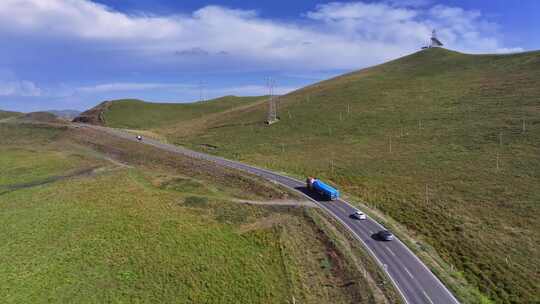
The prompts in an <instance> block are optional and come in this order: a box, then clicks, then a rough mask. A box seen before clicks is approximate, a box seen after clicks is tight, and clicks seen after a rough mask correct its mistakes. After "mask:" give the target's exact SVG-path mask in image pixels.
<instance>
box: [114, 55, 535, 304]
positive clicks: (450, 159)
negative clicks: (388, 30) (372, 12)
mask: <svg viewBox="0 0 540 304" xmlns="http://www.w3.org/2000/svg"><path fill="white" fill-rule="evenodd" d="M279 101H280V103H279V116H280V118H281V121H280V122H278V123H276V124H274V125H271V126H267V125H265V124H264V123H263V121H264V119H265V111H266V105H265V104H264V103H258V104H253V105H252V106H247V107H241V108H238V109H232V110H228V111H226V112H223V113H218V114H216V115H207V116H206V117H199V116H198V115H193V114H192V113H188V112H186V116H185V117H183V120H181V121H176V122H174V121H172V120H170V119H163V120H162V119H161V117H162V116H163V117H165V116H166V113H164V112H162V113H156V112H155V111H157V108H154V109H155V110H152V111H150V113H152V120H157V121H160V122H159V123H158V122H155V123H154V124H149V123H147V122H141V123H138V122H137V124H130V125H129V127H130V128H139V129H147V130H150V131H152V132H156V133H159V134H161V135H163V136H165V137H166V138H167V140H168V141H169V142H173V143H176V144H179V145H184V146H187V147H191V148H194V149H197V150H202V151H205V152H209V153H213V154H218V155H222V156H225V157H228V158H232V159H237V160H241V161H244V162H247V163H251V164H256V165H260V166H264V167H267V168H271V169H275V170H279V171H283V172H287V173H289V174H291V175H296V176H300V177H304V176H306V175H316V176H319V177H321V178H324V179H326V180H329V181H330V182H332V183H334V184H335V185H337V186H339V187H340V188H341V189H342V190H343V191H344V192H345V193H346V194H348V195H349V196H350V198H351V199H352V200H354V201H357V202H358V203H359V204H360V203H361V202H366V203H365V204H368V205H369V206H370V207H371V208H372V209H373V210H374V211H376V212H380V213H382V214H384V215H385V216H386V217H387V218H389V219H390V218H391V219H394V220H396V221H397V222H398V223H400V224H401V231H402V232H403V231H406V234H408V235H410V236H413V237H414V238H415V239H417V240H418V241H419V243H418V244H416V245H414V248H415V250H419V251H421V250H424V248H428V247H433V248H435V250H436V252H437V254H438V255H439V256H440V257H441V258H442V260H444V261H445V263H446V265H447V266H448V267H449V268H451V269H452V270H453V274H452V275H453V276H455V277H456V278H459V279H461V280H466V281H467V282H468V283H469V286H471V288H470V290H455V291H456V292H457V293H458V295H459V296H460V297H461V298H462V299H463V300H464V301H465V302H468V303H469V302H470V303H474V302H480V301H485V300H486V299H489V300H488V301H490V302H493V303H532V302H538V301H540V298H539V295H540V289H539V285H538V284H535V283H536V282H537V281H538V280H537V278H538V269H539V266H540V258H539V257H540V246H539V245H538V244H540V242H539V238H538V235H539V234H540V223H539V222H538V218H540V206H539V202H540V186H539V185H540V52H530V53H522V54H511V55H466V54H461V53H457V52H452V51H448V50H444V49H429V50H425V51H422V52H418V53H415V54H412V55H410V56H407V57H404V58H401V59H398V60H395V61H392V62H389V63H386V64H383V65H380V66H376V67H372V68H369V69H365V70H362V71H359V72H354V73H350V74H347V75H343V76H340V77H337V78H334V79H331V80H328V81H324V82H321V83H317V84H314V85H312V86H309V87H306V88H304V89H301V90H298V91H295V92H292V93H290V94H288V95H285V96H282V97H281V98H280V99H279ZM146 106H147V107H151V104H146ZM191 106H192V107H197V106H198V105H197V104H193V105H191ZM129 109H130V111H131V109H133V108H129ZM140 109H141V110H142V108H140ZM145 109H146V108H145ZM123 112H124V109H123V108H122V104H121V103H118V104H116V105H114V103H113V107H111V109H110V111H108V112H107V113H106V118H107V119H106V123H107V125H110V126H127V124H123V123H119V122H118V121H117V120H116V119H117V118H118V117H123V116H124V114H123ZM146 113H147V112H146V110H145V111H141V112H139V113H137V115H139V116H140V117H144V116H146ZM208 117H210V119H209V118H208ZM120 121H122V120H120ZM162 122H163V123H162ZM422 244H424V245H422ZM478 291H479V292H478Z"/></svg>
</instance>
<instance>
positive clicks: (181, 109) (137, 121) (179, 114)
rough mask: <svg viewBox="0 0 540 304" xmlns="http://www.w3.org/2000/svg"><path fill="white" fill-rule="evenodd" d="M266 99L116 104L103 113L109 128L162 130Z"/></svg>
mask: <svg viewBox="0 0 540 304" xmlns="http://www.w3.org/2000/svg"><path fill="white" fill-rule="evenodd" d="M264 99H266V97H265V96H260V97H236V96H225V97H221V98H217V99H212V100H208V101H204V102H197V103H184V104H172V103H149V102H144V101H141V100H133V99H126V100H116V101H113V102H111V104H110V106H108V107H107V110H106V111H104V113H103V119H104V120H105V121H106V124H107V125H109V126H112V127H116V128H126V129H149V128H162V127H165V126H168V125H172V124H175V123H178V122H181V121H185V120H186V119H192V118H200V117H204V116H206V115H209V114H213V113H220V112H223V111H226V110H229V109H232V108H235V107H240V106H246V105H251V104H253V103H256V102H260V101H262V100H264ZM141 113H144V115H141Z"/></svg>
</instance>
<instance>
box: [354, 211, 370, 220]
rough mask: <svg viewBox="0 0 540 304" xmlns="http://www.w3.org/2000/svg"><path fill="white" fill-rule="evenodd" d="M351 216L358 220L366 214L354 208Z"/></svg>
mask: <svg viewBox="0 0 540 304" xmlns="http://www.w3.org/2000/svg"><path fill="white" fill-rule="evenodd" d="M352 216H353V217H354V218H355V219H358V220H365V219H367V216H366V214H365V213H364V212H362V211H360V210H356V211H354V213H353V214H352Z"/></svg>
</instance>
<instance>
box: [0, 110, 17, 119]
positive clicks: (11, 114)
mask: <svg viewBox="0 0 540 304" xmlns="http://www.w3.org/2000/svg"><path fill="white" fill-rule="evenodd" d="M21 115H22V113H18V112H10V111H2V110H0V119H5V118H10V117H17V116H21Z"/></svg>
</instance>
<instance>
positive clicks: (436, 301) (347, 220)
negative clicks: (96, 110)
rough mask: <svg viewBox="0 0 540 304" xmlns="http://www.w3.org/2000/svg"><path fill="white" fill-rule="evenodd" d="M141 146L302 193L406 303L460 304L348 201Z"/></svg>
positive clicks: (269, 175) (281, 179)
mask: <svg viewBox="0 0 540 304" xmlns="http://www.w3.org/2000/svg"><path fill="white" fill-rule="evenodd" d="M79 126H81V127H86V128H93V129H97V130H101V131H103V132H106V133H109V134H112V135H116V136H118V137H121V138H124V139H128V140H132V141H137V139H136V138H135V136H134V135H133V134H130V133H127V132H123V131H119V130H115V129H110V128H105V127H99V126H91V125H82V124H80V125H79ZM142 143H144V144H148V145H152V146H154V147H157V148H160V149H162V150H166V151H170V152H173V153H180V154H183V155H186V156H189V157H193V158H198V159H204V160H208V161H211V162H215V163H217V164H219V165H222V166H225V167H230V168H234V169H238V170H242V171H246V172H249V173H251V174H254V175H257V176H260V177H263V178H265V179H268V180H271V181H274V182H277V183H280V184H282V185H284V186H286V187H289V188H291V189H294V190H296V191H299V192H301V193H303V194H304V195H305V196H306V197H307V198H309V199H311V200H313V201H314V202H315V203H317V204H318V205H319V206H320V207H321V208H323V209H325V210H326V211H328V213H329V214H330V215H331V216H333V217H334V218H336V219H337V220H338V221H339V222H341V223H342V224H343V225H344V226H345V227H346V228H348V229H349V230H350V231H351V232H352V234H353V235H354V236H355V237H356V238H357V239H358V241H360V242H361V243H362V244H363V245H364V247H365V248H366V249H367V250H368V251H369V252H370V254H371V255H372V256H373V257H374V258H375V260H376V261H377V262H378V263H379V266H380V267H382V268H383V269H384V271H386V273H387V275H388V277H389V278H390V280H391V281H392V283H393V284H394V285H395V286H396V288H397V289H398V291H399V292H400V293H401V296H402V297H403V299H404V300H405V302H406V303H409V304H420V303H426V304H447V303H451V304H455V303H459V302H458V301H457V300H456V298H455V297H454V296H453V295H452V293H451V292H450V291H449V290H448V289H447V288H446V287H445V286H444V285H443V284H442V283H441V281H440V280H439V279H438V278H437V277H436V276H435V275H434V274H433V273H432V272H431V271H430V270H429V269H428V268H427V267H426V266H425V265H424V263H422V262H421V261H420V260H419V259H418V257H416V255H414V254H413V253H412V251H410V250H409V249H408V248H407V246H405V245H404V244H403V243H402V242H401V241H400V240H399V239H397V238H395V239H394V240H393V241H390V242H383V241H379V240H377V238H376V237H375V234H376V233H377V232H378V231H380V230H382V229H384V227H383V226H381V225H380V224H379V223H377V222H376V221H374V220H372V219H371V218H369V217H368V219H367V220H356V219H353V218H351V216H350V215H351V214H352V213H353V212H354V210H355V208H354V207H353V206H352V205H351V204H349V203H347V202H346V201H343V200H337V201H332V202H327V201H324V200H322V199H320V198H319V197H317V195H316V194H313V193H310V192H309V191H307V189H306V187H305V183H304V182H302V181H299V180H296V179H293V178H290V177H287V176H283V175H280V174H278V173H274V172H271V171H268V170H265V169H261V168H257V167H253V166H249V165H246V164H242V163H239V162H235V161H231V160H227V159H224V158H221V157H217V156H212V155H208V154H204V153H199V152H195V151H192V150H189V149H186V148H182V147H178V146H174V145H169V144H164V143H161V142H159V141H156V140H152V139H147V138H144V139H143V141H142Z"/></svg>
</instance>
